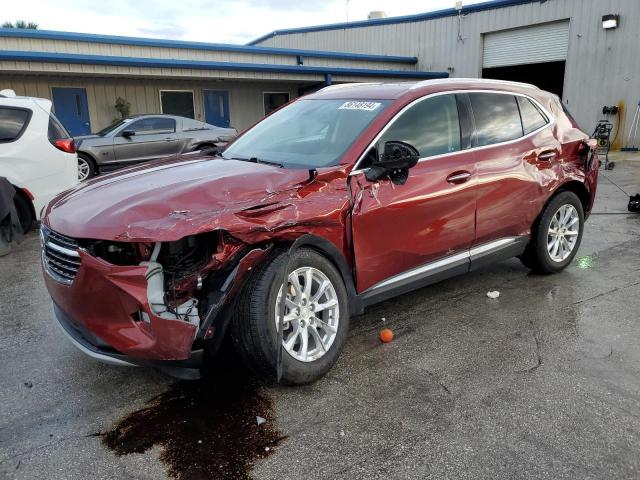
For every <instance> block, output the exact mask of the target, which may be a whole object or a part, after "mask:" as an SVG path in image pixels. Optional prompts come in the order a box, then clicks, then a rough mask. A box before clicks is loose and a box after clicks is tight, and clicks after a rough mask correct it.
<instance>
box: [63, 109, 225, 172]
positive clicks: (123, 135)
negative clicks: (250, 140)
mask: <svg viewBox="0 0 640 480" xmlns="http://www.w3.org/2000/svg"><path fill="white" fill-rule="evenodd" d="M236 134H237V131H236V129H235V128H222V127H216V126H215V125H210V124H208V123H204V122H200V121H198V120H193V119H191V118H185V117H179V116H176V115H162V114H155V115H153V114H150V115H134V116H131V117H127V118H124V119H122V120H119V121H117V122H115V123H114V124H112V125H110V126H108V127H107V128H105V129H103V130H101V131H99V132H98V133H95V134H92V135H84V136H80V137H75V139H74V140H75V141H76V145H77V149H78V179H79V180H86V179H87V178H89V177H92V176H94V175H97V174H98V173H99V172H102V171H105V170H112V169H114V168H118V167H121V166H124V165H127V164H132V163H135V162H145V161H148V160H154V159H157V158H163V157H168V156H170V155H175V154H179V153H185V152H193V151H196V150H205V149H216V148H220V147H221V146H223V145H224V144H226V143H227V142H228V141H229V140H231V139H232V138H233V137H234V136H235V135H236Z"/></svg>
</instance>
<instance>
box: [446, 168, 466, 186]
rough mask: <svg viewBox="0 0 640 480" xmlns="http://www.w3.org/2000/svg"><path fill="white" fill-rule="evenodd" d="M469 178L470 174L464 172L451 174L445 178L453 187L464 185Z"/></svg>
mask: <svg viewBox="0 0 640 480" xmlns="http://www.w3.org/2000/svg"><path fill="white" fill-rule="evenodd" d="M470 178H471V173H470V172H466V171H462V172H453V173H452V174H451V175H449V176H448V177H447V182H449V183H453V184H454V185H459V184H461V183H465V182H466V181H467V180H469V179H470Z"/></svg>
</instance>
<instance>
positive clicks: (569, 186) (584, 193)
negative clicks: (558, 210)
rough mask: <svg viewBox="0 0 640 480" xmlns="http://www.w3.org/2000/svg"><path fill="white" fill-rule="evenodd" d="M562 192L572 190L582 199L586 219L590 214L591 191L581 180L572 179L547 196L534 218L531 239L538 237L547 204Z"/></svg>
mask: <svg viewBox="0 0 640 480" xmlns="http://www.w3.org/2000/svg"><path fill="white" fill-rule="evenodd" d="M562 192H572V193H574V194H576V196H577V197H578V199H580V203H581V204H582V208H583V210H584V218H585V220H586V219H587V217H588V216H589V210H588V206H589V201H590V200H589V199H590V197H589V191H588V190H587V187H585V186H584V184H583V183H581V182H579V181H578V180H570V181H568V182H565V183H563V184H561V185H560V186H558V187H557V188H556V189H555V190H554V191H553V193H552V194H551V195H550V196H549V198H547V201H546V202H544V205H543V206H542V208H541V209H540V212H538V215H537V216H536V219H535V220H534V222H533V225H532V226H531V239H535V238H536V235H537V233H538V225H539V224H540V219H541V218H542V215H543V213H544V211H545V210H546V209H547V206H548V205H549V204H550V203H551V201H552V200H553V199H554V198H556V197H557V196H558V195H560V194H561V193H562Z"/></svg>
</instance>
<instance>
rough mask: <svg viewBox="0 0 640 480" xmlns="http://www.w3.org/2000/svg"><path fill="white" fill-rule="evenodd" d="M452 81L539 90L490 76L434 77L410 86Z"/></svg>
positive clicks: (529, 85)
mask: <svg viewBox="0 0 640 480" xmlns="http://www.w3.org/2000/svg"><path fill="white" fill-rule="evenodd" d="M452 82H464V83H466V82H474V83H486V84H489V85H511V86H513V87H521V88H532V89H535V90H540V89H539V88H538V87H536V86H535V85H533V84H531V83H522V82H512V81H509V80H492V79H490V78H460V77H455V78H438V79H434V80H422V81H419V82H416V83H415V84H414V85H413V86H412V87H411V90H414V89H416V88H420V87H426V86H429V85H438V84H441V83H452Z"/></svg>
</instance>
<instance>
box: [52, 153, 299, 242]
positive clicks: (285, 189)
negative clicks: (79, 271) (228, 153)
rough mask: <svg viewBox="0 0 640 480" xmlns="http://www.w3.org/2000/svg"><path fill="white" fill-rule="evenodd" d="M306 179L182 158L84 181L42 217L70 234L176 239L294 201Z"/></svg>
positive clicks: (247, 164)
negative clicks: (250, 211)
mask: <svg viewBox="0 0 640 480" xmlns="http://www.w3.org/2000/svg"><path fill="white" fill-rule="evenodd" d="M308 181H309V172H308V171H307V170H290V169H283V168H278V167H274V166H270V165H263V164H256V163H251V162H243V161H237V160H222V159H211V158H210V157H208V158H206V157H205V158H203V157H189V158H188V157H183V158H178V159H175V160H171V161H164V162H156V163H152V164H149V165H144V166H138V167H133V168H129V169H127V170H123V171H121V172H118V173H115V174H111V175H106V176H104V177H100V178H97V179H94V180H92V181H89V182H87V183H84V184H81V185H79V186H78V187H76V188H74V189H72V190H69V191H67V192H65V193H63V194H61V195H59V196H58V197H57V198H56V199H54V200H53V201H52V202H51V203H50V204H49V206H48V208H47V212H46V215H45V218H44V220H43V221H44V223H45V224H46V225H48V226H49V227H50V228H52V229H53V230H55V231H57V232H60V233H62V234H64V235H67V236H70V237H73V238H90V239H103V240H124V241H126V240H136V241H173V240H178V239H180V238H182V237H184V236H186V235H192V234H196V233H201V232H204V231H211V230H214V229H216V228H225V227H226V224H227V223H229V221H230V220H229V217H230V216H233V214H234V213H236V212H240V211H243V210H245V209H247V208H249V209H251V208H255V207H256V206H257V207H258V208H260V206H262V205H267V206H269V205H274V204H276V203H278V202H279V201H282V200H283V199H287V198H294V199H295V197H297V193H296V192H297V190H298V189H299V188H300V185H301V184H305V183H308ZM294 201H295V200H294Z"/></svg>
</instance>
